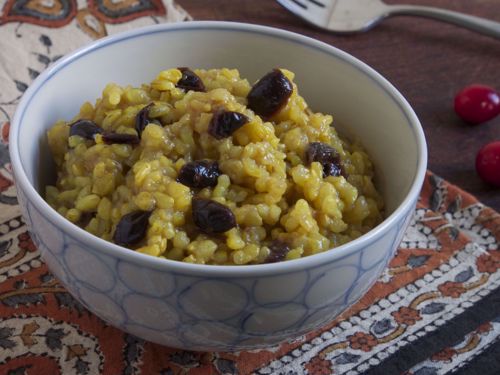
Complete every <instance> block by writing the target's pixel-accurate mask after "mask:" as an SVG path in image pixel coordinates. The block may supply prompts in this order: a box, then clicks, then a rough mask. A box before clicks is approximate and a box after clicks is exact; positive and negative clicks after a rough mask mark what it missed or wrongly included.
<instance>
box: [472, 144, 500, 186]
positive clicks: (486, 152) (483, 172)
mask: <svg viewBox="0 0 500 375" xmlns="http://www.w3.org/2000/svg"><path fill="white" fill-rule="evenodd" d="M476 171H477V173H478V174H479V176H480V177H481V178H482V179H483V180H484V181H486V182H488V183H489V184H492V185H494V186H498V187H500V141H495V142H491V143H488V144H487V145H486V146H484V147H483V148H481V150H479V152H478V154H477V156H476Z"/></svg>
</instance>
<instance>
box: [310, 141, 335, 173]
mask: <svg viewBox="0 0 500 375" xmlns="http://www.w3.org/2000/svg"><path fill="white" fill-rule="evenodd" d="M313 161H317V162H319V163H321V165H322V166H323V175H324V177H326V176H340V175H341V174H343V171H342V165H341V163H340V156H339V154H338V152H337V150H335V149H334V148H333V147H331V146H329V145H327V144H326V143H321V142H312V143H310V144H309V147H307V150H306V162H307V163H308V164H311V163H312V162H313Z"/></svg>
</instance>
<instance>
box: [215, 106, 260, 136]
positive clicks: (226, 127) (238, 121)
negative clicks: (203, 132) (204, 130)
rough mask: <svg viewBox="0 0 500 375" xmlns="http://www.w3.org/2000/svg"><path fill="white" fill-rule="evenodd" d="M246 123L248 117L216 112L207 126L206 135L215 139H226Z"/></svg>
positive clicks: (237, 113) (239, 114)
mask: <svg viewBox="0 0 500 375" xmlns="http://www.w3.org/2000/svg"><path fill="white" fill-rule="evenodd" d="M248 121H250V120H249V119H248V117H247V116H245V115H244V114H242V113H239V112H232V111H216V112H215V113H214V115H213V116H212V120H210V124H209V125H208V134H210V135H211V136H212V137H214V138H216V139H223V138H227V137H229V136H230V135H231V134H233V133H234V132H235V131H236V130H238V129H239V128H241V127H242V126H243V125H245V124H246V123H247V122H248Z"/></svg>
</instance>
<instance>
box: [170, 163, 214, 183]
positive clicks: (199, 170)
mask: <svg viewBox="0 0 500 375" xmlns="http://www.w3.org/2000/svg"><path fill="white" fill-rule="evenodd" d="M220 174H221V173H220V170H219V163H217V162H216V161H211V160H197V161H192V162H189V163H187V164H184V165H183V166H182V168H181V170H180V171H179V176H178V177H177V181H179V182H180V183H181V184H184V185H186V186H189V187H192V188H204V187H207V186H215V185H217V178H218V177H219V176H220Z"/></svg>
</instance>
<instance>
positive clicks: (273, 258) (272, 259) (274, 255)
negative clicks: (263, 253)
mask: <svg viewBox="0 0 500 375" xmlns="http://www.w3.org/2000/svg"><path fill="white" fill-rule="evenodd" d="M269 250H271V252H270V253H269V255H268V256H267V258H266V260H265V263H276V262H281V261H282V260H284V259H285V257H286V254H288V252H289V251H290V247H289V246H288V245H287V244H286V243H284V242H283V241H279V240H274V241H273V242H271V244H270V245H269Z"/></svg>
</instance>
